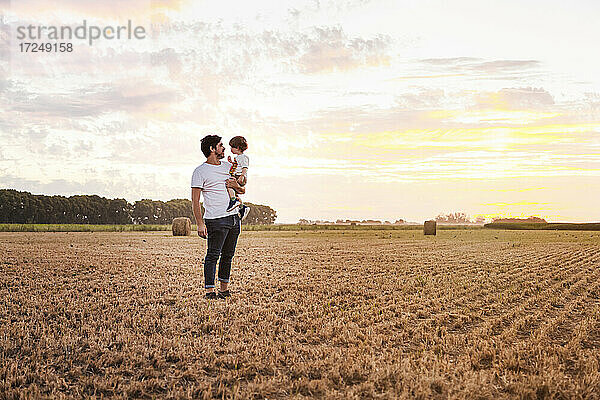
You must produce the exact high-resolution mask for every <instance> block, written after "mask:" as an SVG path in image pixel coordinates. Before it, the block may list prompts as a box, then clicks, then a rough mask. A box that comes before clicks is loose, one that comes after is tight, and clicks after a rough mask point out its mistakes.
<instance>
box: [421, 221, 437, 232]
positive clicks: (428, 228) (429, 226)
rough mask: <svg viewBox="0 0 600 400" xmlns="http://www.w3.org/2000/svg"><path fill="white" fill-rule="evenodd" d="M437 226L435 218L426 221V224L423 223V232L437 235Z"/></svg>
mask: <svg viewBox="0 0 600 400" xmlns="http://www.w3.org/2000/svg"><path fill="white" fill-rule="evenodd" d="M435 228H436V223H435V221H434V220H431V221H425V224H423V233H424V234H425V235H435Z"/></svg>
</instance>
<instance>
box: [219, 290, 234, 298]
mask: <svg viewBox="0 0 600 400" xmlns="http://www.w3.org/2000/svg"><path fill="white" fill-rule="evenodd" d="M228 297H231V293H229V290H226V291H224V292H221V291H220V290H219V294H218V295H217V298H219V299H226V298H228Z"/></svg>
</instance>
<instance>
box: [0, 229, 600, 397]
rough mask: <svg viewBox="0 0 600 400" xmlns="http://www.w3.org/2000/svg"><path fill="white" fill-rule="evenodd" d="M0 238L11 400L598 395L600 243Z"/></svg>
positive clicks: (382, 237) (595, 236) (535, 236)
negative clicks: (222, 291) (205, 269)
mask: <svg viewBox="0 0 600 400" xmlns="http://www.w3.org/2000/svg"><path fill="white" fill-rule="evenodd" d="M205 246H206V241H204V240H202V239H200V238H198V237H197V236H191V237H172V236H171V233H170V232H147V233H140V232H123V233H104V232H99V233H0V398H19V397H32V398H39V397H52V398H57V397H61V396H66V397H76V398H79V397H91V396H96V397H100V396H105V397H106V396H118V397H147V398H151V397H161V398H163V397H166V398H223V397H224V398H289V397H297V398H300V397H326V398H361V399H362V398H490V399H491V398H532V399H535V398H598V393H600V372H599V369H600V233H599V232H556V231H496V230H487V229H486V230H481V229H479V230H443V231H438V234H437V236H435V237H432V236H427V237H425V236H423V233H422V231H415V230H389V231H384V230H382V231H375V230H370V231H367V230H364V231H363V230H356V231H302V232H293V231H285V232H244V233H243V234H242V236H241V237H240V242H239V245H238V251H237V254H236V257H235V258H234V265H233V272H232V284H231V290H232V291H233V293H234V295H233V297H232V298H231V299H229V300H227V301H224V300H217V301H211V302H207V301H206V300H205V299H204V298H203V289H202V285H203V277H202V270H201V260H202V258H203V256H204V250H205Z"/></svg>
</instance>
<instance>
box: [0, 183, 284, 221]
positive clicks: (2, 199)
mask: <svg viewBox="0 0 600 400" xmlns="http://www.w3.org/2000/svg"><path fill="white" fill-rule="evenodd" d="M246 205H248V206H250V213H249V214H248V217H247V218H246V219H245V220H244V224H253V225H254V224H273V223H274V222H275V219H276V218H277V212H276V211H275V210H273V209H272V208H271V207H269V206H265V205H259V204H251V203H246ZM175 217H188V218H190V219H191V220H192V223H194V222H195V220H194V213H193V211H192V202H191V200H189V199H173V200H169V201H160V200H149V199H143V200H138V201H136V202H134V203H129V202H128V201H127V200H125V199H108V198H106V197H100V196H97V195H77V196H70V197H65V196H45V195H36V194H31V193H29V192H20V191H17V190H14V189H0V223H15V224H98V225H103V224H114V225H126V224H156V225H167V224H170V223H171V222H172V221H173V218H175Z"/></svg>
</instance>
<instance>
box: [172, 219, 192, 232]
mask: <svg viewBox="0 0 600 400" xmlns="http://www.w3.org/2000/svg"><path fill="white" fill-rule="evenodd" d="M171 227H172V228H173V236H190V234H191V233H192V221H190V219H189V218H187V217H177V218H174V219H173V224H172V225H171Z"/></svg>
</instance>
